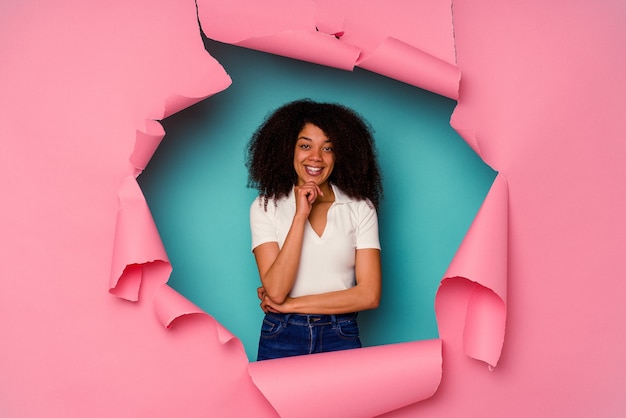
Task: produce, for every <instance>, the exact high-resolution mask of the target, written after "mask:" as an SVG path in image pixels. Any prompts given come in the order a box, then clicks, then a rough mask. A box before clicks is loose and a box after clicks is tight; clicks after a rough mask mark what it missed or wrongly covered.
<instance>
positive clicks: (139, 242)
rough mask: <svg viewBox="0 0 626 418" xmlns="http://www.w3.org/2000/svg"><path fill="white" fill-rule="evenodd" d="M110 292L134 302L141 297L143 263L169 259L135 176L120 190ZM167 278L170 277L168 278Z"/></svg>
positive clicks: (164, 261)
mask: <svg viewBox="0 0 626 418" xmlns="http://www.w3.org/2000/svg"><path fill="white" fill-rule="evenodd" d="M119 201H120V208H119V211H118V213H117V225H116V227H115V240H114V245H113V261H112V266H111V281H110V292H111V293H113V294H115V295H116V296H118V297H120V298H123V299H127V300H130V301H137V300H138V298H139V287H140V285H141V279H142V267H141V266H142V265H144V264H146V263H153V262H162V263H167V264H169V259H168V257H167V253H166V252H165V248H164V247H163V243H162V242H161V238H160V237H159V231H158V230H157V227H156V224H155V223H154V220H153V219H152V214H151V213H150V209H149V208H148V204H147V202H146V200H145V198H144V196H143V193H142V192H141V188H140V187H139V185H138V184H137V181H136V180H135V178H134V177H133V176H129V177H127V178H126V179H125V180H124V182H123V183H122V185H121V186H120V190H119ZM165 280H167V278H165Z"/></svg>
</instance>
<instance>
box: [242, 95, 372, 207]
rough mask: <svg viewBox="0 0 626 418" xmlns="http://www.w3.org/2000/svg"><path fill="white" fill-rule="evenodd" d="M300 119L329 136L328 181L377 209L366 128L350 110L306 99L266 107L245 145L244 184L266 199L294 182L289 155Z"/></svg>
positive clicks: (369, 134)
mask: <svg viewBox="0 0 626 418" xmlns="http://www.w3.org/2000/svg"><path fill="white" fill-rule="evenodd" d="M306 123H311V124H313V125H315V126H317V127H318V128H320V129H321V130H322V131H323V132H324V134H326V136H327V137H328V138H329V139H330V140H331V141H332V143H333V151H334V153H335V166H334V169H333V171H332V173H331V175H330V177H329V181H330V182H331V183H332V184H334V185H336V186H337V187H339V188H340V189H341V190H342V191H343V192H344V193H346V194H347V195H348V196H350V197H351V198H353V199H358V200H366V199H368V200H369V201H370V202H371V203H372V204H373V205H374V207H375V208H378V205H379V203H380V200H381V199H382V194H383V188H382V178H381V174H380V169H379V166H378V161H377V156H376V148H375V144H374V139H373V135H372V130H371V128H370V127H369V125H368V124H367V123H366V122H365V120H364V119H363V118H362V117H361V116H359V115H358V114H357V113H356V112H355V111H354V110H352V109H350V108H348V107H345V106H343V105H340V104H335V103H318V102H314V101H312V100H309V99H303V100H296V101H294V102H290V103H287V104H285V105H283V106H281V107H280V108H278V109H276V110H275V111H274V112H272V113H271V114H270V115H269V116H268V117H267V118H266V119H265V121H264V122H263V123H262V124H261V126H260V127H259V128H258V129H257V130H256V131H255V132H254V134H253V135H252V138H250V141H249V142H248V147H247V148H246V160H245V165H246V168H247V169H248V187H250V188H254V189H257V190H258V191H259V194H260V195H261V196H264V197H265V206H266V207H267V202H268V200H269V199H279V198H281V197H284V196H287V195H288V194H289V192H290V191H291V189H292V187H293V186H294V185H295V184H296V183H297V176H296V172H295V170H294V167H293V155H294V150H295V144H296V141H297V138H298V134H299V133H300V131H302V129H303V128H304V125H305V124H306Z"/></svg>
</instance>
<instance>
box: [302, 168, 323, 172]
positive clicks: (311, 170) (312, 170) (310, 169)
mask: <svg viewBox="0 0 626 418" xmlns="http://www.w3.org/2000/svg"><path fill="white" fill-rule="evenodd" d="M306 169H307V171H310V172H312V173H319V172H320V171H322V168H321V167H307V168H306Z"/></svg>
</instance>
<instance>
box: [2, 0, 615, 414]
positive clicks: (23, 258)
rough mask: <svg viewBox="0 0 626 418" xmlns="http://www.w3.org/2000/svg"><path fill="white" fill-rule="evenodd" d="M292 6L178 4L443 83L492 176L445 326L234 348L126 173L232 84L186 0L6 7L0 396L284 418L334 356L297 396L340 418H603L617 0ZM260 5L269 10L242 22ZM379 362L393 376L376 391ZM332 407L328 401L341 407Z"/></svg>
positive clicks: (344, 62)
mask: <svg viewBox="0 0 626 418" xmlns="http://www.w3.org/2000/svg"><path fill="white" fill-rule="evenodd" d="M248 3H249V4H248ZM289 3H291V4H292V7H285V6H284V4H285V3H284V2H280V1H271V2H270V1H267V2H263V3H262V6H263V7H262V8H261V9H260V10H261V11H260V12H259V11H258V10H257V9H256V8H255V7H257V8H258V6H259V2H244V1H241V2H234V1H233V2H218V1H209V0H206V1H202V2H199V4H198V11H199V13H200V19H201V22H202V26H203V30H204V31H205V33H207V35H208V36H210V37H213V38H215V39H218V40H220V39H219V37H220V36H225V35H224V33H225V32H223V31H221V32H220V31H219V30H218V29H220V28H219V27H218V25H216V24H215V25H213V24H211V23H210V20H208V19H209V18H210V17H211V16H215V14H212V13H209V11H210V10H215V9H211V8H215V7H217V8H218V9H217V10H218V11H220V10H221V11H222V12H224V13H225V12H226V11H227V10H226V8H227V6H228V7H231V11H230V13H231V14H230V16H229V17H230V19H222V20H221V22H230V25H229V26H227V27H226V35H228V36H232V38H230V39H221V40H223V41H227V42H233V43H241V44H242V45H246V46H249V47H255V48H260V49H263V50H265V49H264V48H267V51H268V52H272V53H284V54H286V55H289V54H292V53H297V52H298V51H300V50H302V48H301V46H302V45H310V46H311V48H307V50H309V51H318V52H314V53H312V56H303V57H298V58H301V59H307V60H311V61H313V62H319V63H322V64H324V65H335V66H338V67H340V68H351V67H352V66H354V65H359V66H362V67H363V68H368V69H370V70H375V71H378V72H381V73H382V74H384V75H388V76H393V77H396V78H399V79H401V80H402V81H405V82H407V83H410V84H414V85H417V86H420V87H423V88H428V89H430V90H433V91H435V92H437V93H440V94H444V95H447V96H449V97H453V98H457V97H458V100H459V104H458V106H457V108H456V110H455V112H454V115H453V116H452V125H453V126H454V127H455V129H457V131H458V132H459V133H460V134H461V135H462V136H463V138H464V139H465V140H466V141H467V142H468V143H469V144H470V146H472V148H473V149H474V150H475V151H476V152H477V153H478V154H479V155H480V156H481V158H483V160H484V161H485V162H486V163H487V164H489V165H490V166H491V167H493V168H494V169H495V170H497V171H498V172H499V175H498V178H497V179H496V182H495V183H494V186H493V187H492V190H491V191H490V193H489V196H488V197H487V199H486V201H485V203H484V205H483V208H482V209H481V211H480V213H479V214H478V216H477V218H476V220H475V221H474V224H473V225H472V228H471V229H470V231H469V232H468V235H467V237H466V239H465V241H464V243H463V244H462V246H461V247H460V248H459V251H458V254H457V256H456V257H455V259H454V260H453V262H452V263H451V265H450V267H449V270H448V272H447V273H446V275H445V277H444V278H442V279H443V280H442V285H441V288H440V291H439V292H438V294H437V298H436V301H435V309H436V312H437V319H438V324H439V331H440V337H441V339H440V340H433V341H426V342H416V343H407V344H399V345H390V346H384V347H381V348H374V349H367V350H363V352H362V353H360V354H359V355H358V356H356V357H355V356H351V357H350V358H341V356H322V357H320V359H319V360H318V359H315V360H313V361H304V362H302V361H300V360H293V363H294V364H290V365H289V366H287V367H283V366H282V365H281V364H283V363H291V362H292V360H290V361H289V362H273V363H270V364H261V363H259V364H251V365H249V364H248V360H247V358H246V357H245V353H244V352H243V350H242V348H241V346H240V344H241V343H240V342H239V340H237V339H236V338H235V337H234V336H232V335H231V334H230V333H229V332H228V330H226V329H224V328H223V327H222V326H221V325H220V324H219V323H217V322H216V321H214V320H213V319H212V318H211V317H210V316H208V315H205V314H203V313H202V312H201V311H200V310H199V309H198V308H197V307H195V306H193V305H192V304H191V303H190V302H188V301H187V300H186V299H185V298H183V297H182V296H180V295H178V294H177V293H176V292H175V291H174V290H173V289H171V288H170V287H169V286H167V284H166V281H167V279H168V277H169V273H170V271H171V267H170V266H169V264H168V262H167V255H166V254H165V252H164V250H163V248H162V244H161V243H160V240H159V238H158V231H157V230H156V227H155V226H154V224H153V222H152V220H151V217H150V215H149V208H148V207H147V205H145V200H143V196H142V194H141V190H140V189H139V188H138V186H137V184H136V182H135V180H134V178H135V176H136V175H138V174H139V173H140V171H141V169H143V168H144V167H145V164H146V163H147V161H148V160H149V158H150V156H151V155H152V153H153V152H154V149H155V148H156V146H157V145H158V142H159V141H160V138H161V137H162V135H163V134H164V133H163V132H162V129H161V128H160V126H159V125H158V123H156V122H154V120H160V119H162V118H163V117H165V116H167V115H169V114H171V113H174V112H176V111H178V110H181V109H182V108H184V107H186V106H188V105H190V104H192V103H194V102H196V101H198V100H201V99H203V98H204V97H207V96H209V95H211V94H214V93H216V92H218V91H220V90H223V89H224V88H227V86H228V84H229V83H230V80H229V78H228V76H227V75H226V74H225V73H224V71H223V70H222V69H221V67H220V66H219V64H218V63H217V62H215V61H214V60H213V59H212V58H211V57H210V56H209V55H208V54H207V53H206V52H205V51H204V49H203V47H202V42H201V39H200V37H199V33H198V27H197V16H196V7H195V4H194V3H193V2H190V1H187V2H168V1H147V0H145V1H135V2H122V1H111V2H106V3H101V4H97V5H96V4H95V3H94V4H87V3H85V2H80V1H77V0H74V1H67V0H66V1H63V2H60V1H59V2H55V1H35V0H31V1H23V2H13V3H9V2H5V3H3V4H1V5H0V51H2V55H3V61H2V64H0V83H1V89H0V91H1V92H2V99H1V101H0V106H1V108H0V121H1V122H2V124H1V126H2V130H1V131H0V132H1V134H0V138H1V140H2V145H3V147H2V148H3V149H2V152H0V170H1V172H0V174H1V177H0V178H2V186H3V187H2V190H3V199H2V203H3V204H2V209H0V211H1V212H0V214H1V217H0V219H1V220H0V236H1V237H2V239H1V241H0V242H1V243H2V245H1V247H0V250H1V251H0V257H1V258H0V261H1V264H0V265H1V266H2V267H1V268H2V274H1V276H0V277H1V280H2V291H0V314H1V316H2V318H3V321H1V322H0V332H1V335H2V336H3V340H2V341H3V342H2V346H1V347H2V348H0V354H1V355H0V375H1V376H2V378H1V379H0V415H2V416H163V417H169V416H207V415H210V416H274V415H275V414H276V411H278V413H280V415H282V416H302V411H303V410H305V409H300V410H299V409H298V408H302V407H301V405H300V406H298V405H293V404H290V403H289V402H290V401H292V400H293V398H290V397H286V396H284V392H283V393H281V392H280V391H279V390H277V389H278V388H280V387H281V386H279V385H280V384H281V383H283V384H285V382H288V381H289V379H291V378H292V377H291V376H290V375H289V373H290V372H292V373H293V371H294V370H296V371H297V370H306V368H307V367H312V366H314V365H318V366H319V368H321V369H322V370H323V369H324V368H325V367H333V366H334V365H336V364H337V363H338V362H339V363H341V364H347V365H348V366H349V367H346V368H344V370H342V372H341V373H340V374H339V375H338V377H341V379H339V378H338V381H339V382H343V383H342V384H341V385H340V387H339V388H335V387H333V386H331V385H332V382H325V381H324V380H323V378H322V377H320V378H318V379H312V380H311V381H309V380H307V379H302V380H301V381H300V382H299V384H300V385H301V387H300V388H299V389H300V392H305V393H306V392H307V390H308V389H314V388H318V389H319V388H322V389H323V388H324V387H327V390H328V391H329V393H330V394H332V393H334V392H336V391H337V390H342V391H346V395H347V396H353V397H359V396H360V395H361V396H362V395H363V394H364V393H367V396H366V397H363V398H359V399H357V400H358V402H355V403H354V404H353V405H352V409H349V410H348V411H352V412H354V414H355V415H358V416H371V415H375V414H380V413H384V412H386V411H393V410H395V411H393V412H389V416H416V415H420V416H422V415H423V416H441V417H449V416H494V417H496V416H498V417H499V416H509V417H510V416H520V417H525V416H581V417H586V416H605V417H613V416H616V417H617V416H621V415H622V414H623V412H624V411H625V410H626V401H625V400H624V397H623V384H624V383H623V382H624V381H625V377H626V376H625V375H626V367H625V366H626V364H625V363H626V360H625V359H624V355H623V353H624V352H625V351H626V335H625V334H626V327H624V318H626V304H624V303H623V301H622V300H623V295H624V294H625V290H626V284H624V283H625V282H624V280H622V278H621V273H622V272H621V270H620V269H619V267H621V265H622V264H623V263H622V258H623V254H624V249H625V245H624V241H625V238H626V220H625V217H624V213H626V194H625V193H624V191H623V190H624V184H626V169H625V168H624V163H623V161H624V158H625V157H626V139H625V138H626V125H625V124H624V123H623V120H622V114H623V111H624V108H626V100H625V99H624V96H625V94H626V80H625V79H624V77H623V73H624V71H625V69H626V49H624V47H623V46H624V42H625V41H626V28H625V27H624V25H623V22H624V21H625V18H626V6H624V4H623V3H621V2H612V1H608V0H603V1H600V2H594V3H592V2H570V3H569V4H568V5H567V6H564V5H555V4H550V3H545V2H540V1H538V0H532V1H527V2H524V3H520V4H515V5H513V4H507V3H504V2H502V3H501V4H496V3H494V2H490V1H487V0H455V1H454V7H453V8H451V7H450V3H449V2H445V1H440V0H431V1H424V2H411V1H406V2H398V4H397V5H394V6H393V7H390V6H389V5H388V3H387V5H385V4H384V2H374V1H368V2H365V3H367V5H364V4H358V5H355V4H354V3H352V2H348V1H345V2H336V3H333V2H327V1H318V2H306V1H302V2H289ZM316 3H317V4H316ZM416 3H419V4H416ZM246 4H247V5H246ZM255 5H256V6H255ZM244 6H245V7H244ZM451 10H453V11H454V28H452V16H451V14H450V12H451ZM205 13H206V14H205ZM246 13H248V16H247V17H245V16H244V21H246V22H248V24H247V25H245V26H244V25H243V24H242V23H236V22H237V21H238V19H240V18H241V16H242V15H245V14H246ZM266 14H268V15H272V16H275V17H276V21H277V22H283V23H284V22H288V23H289V25H287V27H279V28H277V27H276V25H270V26H269V32H268V31H265V32H263V31H260V32H258V31H256V30H257V28H260V27H261V26H258V25H257V24H255V22H254V19H255V18H256V19H257V20H258V21H263V17H264V16H266ZM207 16H209V17H207ZM294 16H299V17H300V19H297V20H296V19H293V17H294ZM246 19H247V20H246ZM316 24H317V26H318V29H320V30H319V32H317V31H315V30H314V27H312V25H313V26H315V25H316ZM241 28H245V29H246V31H249V32H248V33H244V34H243V35H245V36H243V35H242V32H240V31H239V30H240V29H241ZM261 28H262V27H261ZM214 29H215V30H216V31H215V32H213V30H214ZM276 29H280V31H279V32H278V33H274V32H273V31H275V30H276ZM231 30H232V31H231ZM261 35H262V36H261ZM333 35H337V36H333ZM453 35H454V36H453ZM337 38H339V39H337ZM251 39H252V40H251ZM313 47H315V48H313ZM277 48H278V49H277ZM285 48H287V49H286V50H285ZM294 51H295V52H294ZM331 52H332V54H330V53H331ZM402 54H406V55H402ZM399 56H400V57H401V59H400V60H399V61H397V62H396V61H394V60H395V59H396V58H397V57H399ZM418 57H422V58H424V59H419V58H418ZM455 57H456V58H455ZM321 60H324V61H321ZM398 62H402V63H404V62H406V63H407V66H408V67H409V68H408V71H407V72H406V73H403V74H399V73H397V71H396V70H397V67H398ZM368 63H369V64H368ZM437 69H441V70H440V71H438V70H437ZM459 74H460V76H461V82H460V88H458V86H457V84H456V83H458V77H459ZM110 289H111V293H113V294H111V293H109V290H110ZM181 315H182V316H181ZM176 318H179V319H176ZM505 325H506V328H505ZM441 347H442V348H441ZM399 353H402V355H398V354H399ZM442 354H443V366H442V363H441V355H442ZM360 356H362V357H360ZM344 357H345V356H344ZM328 358H330V360H328ZM371 359H374V360H376V363H375V364H376V365H377V368H376V369H375V370H373V371H370V370H369V369H367V365H368V364H374V363H371V362H370V361H369V360H371ZM392 360H393V361H392ZM403 360H406V361H407V362H405V363H402V361H403ZM477 360H479V361H477ZM324 363H327V365H326V366H324ZM487 365H490V367H492V366H496V367H495V369H493V371H491V372H490V371H489V368H488V367H487ZM433 366H436V367H434V368H433ZM351 367H353V368H354V369H353V371H350V368H351ZM442 368H443V369H442ZM313 370H314V369H313ZM318 370H319V369H318ZM401 370H405V374H404V375H401V374H400V372H401ZM368 372H370V373H371V374H369V375H368V374H367V373H368ZM419 372H423V373H424V376H421V375H420V376H417V373H419ZM268 376H271V377H272V379H269V380H268V379H267V377H268ZM305 376H306V374H305ZM364 376H365V377H364ZM367 376H370V378H369V379H368V378H367ZM399 378H402V379H403V380H402V381H403V383H402V384H401V385H399V388H402V389H407V391H406V392H405V391H402V390H400V391H394V392H388V391H387V392H386V391H385V390H384V389H385V388H388V387H389V385H390V383H389V382H390V381H395V382H398V381H399V380H398V379H399ZM342 379H344V380H342ZM439 379H441V383H440V384H439ZM411 382H412V383H411ZM323 383H327V385H323ZM356 383H359V385H357V384H356ZM290 387H291V388H293V387H294V385H293V384H292V385H290ZM435 390H436V392H435ZM351 391H352V392H353V394H352V395H351ZM277 392H278V393H277ZM411 392H413V393H411ZM433 393H434V395H433ZM375 394H378V395H379V396H378V397H376V396H374V395H375ZM431 395H432V397H430V398H429V399H427V400H423V401H421V402H418V401H419V400H421V399H425V398H428V397H429V396H431ZM333 402H338V401H335V400H331V402H329V403H328V404H327V405H326V407H327V408H329V410H328V411H323V412H324V416H332V415H329V414H332V412H333V411H335V412H336V413H337V414H339V415H340V416H345V412H346V411H341V409H340V408H339V407H337V408H333ZM316 403H318V402H316ZM405 405H408V406H405ZM402 406H404V408H403V409H397V408H400V407H402ZM356 408H360V409H356ZM306 411H311V410H310V409H306ZM320 411H321V410H320ZM314 412H315V411H313V412H311V413H314ZM340 412H341V414H340ZM320 416H321V415H320Z"/></svg>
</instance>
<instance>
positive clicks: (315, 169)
mask: <svg viewBox="0 0 626 418" xmlns="http://www.w3.org/2000/svg"><path fill="white" fill-rule="evenodd" d="M304 169H305V171H306V172H307V174H309V175H311V176H316V175H318V174H320V173H321V172H322V167H310V166H308V165H305V166H304Z"/></svg>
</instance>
